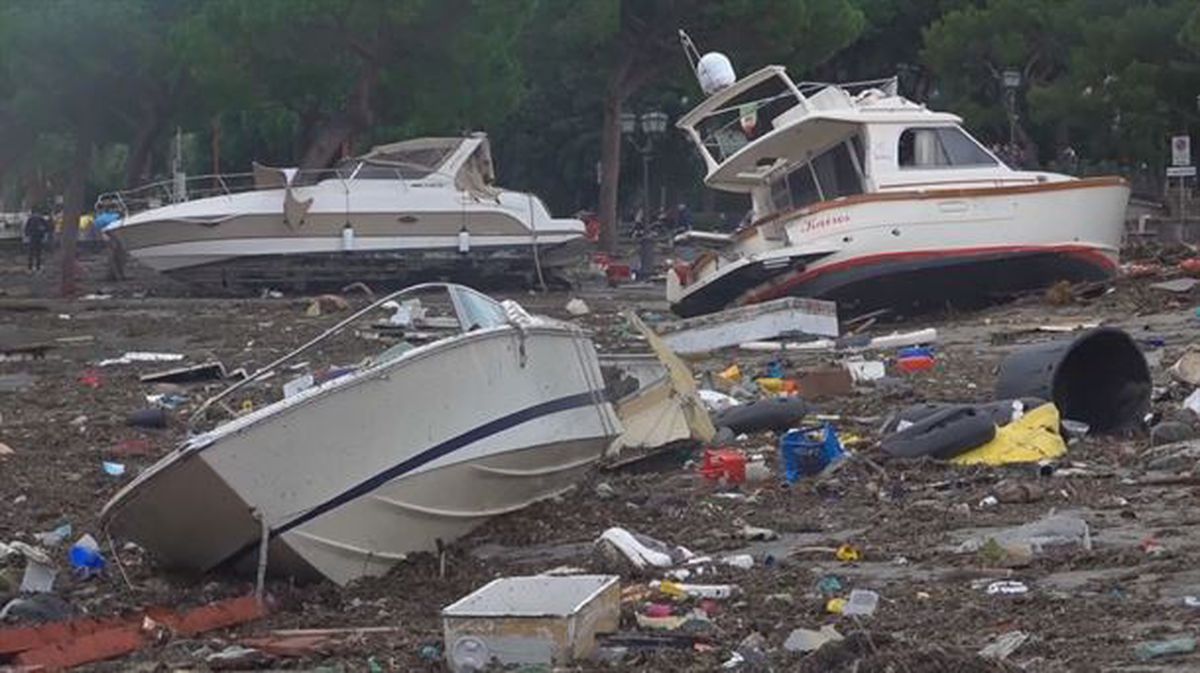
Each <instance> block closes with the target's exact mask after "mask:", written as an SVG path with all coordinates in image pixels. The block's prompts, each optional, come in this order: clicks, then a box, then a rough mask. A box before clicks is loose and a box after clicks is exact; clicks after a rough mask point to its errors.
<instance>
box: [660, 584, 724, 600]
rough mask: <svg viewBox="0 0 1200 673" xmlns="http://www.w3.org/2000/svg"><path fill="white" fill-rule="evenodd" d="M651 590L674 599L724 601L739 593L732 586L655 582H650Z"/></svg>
mask: <svg viewBox="0 0 1200 673" xmlns="http://www.w3.org/2000/svg"><path fill="white" fill-rule="evenodd" d="M650 588H651V589H657V590H658V591H661V592H662V593H664V594H666V595H668V596H671V597H672V598H712V599H724V598H729V597H730V596H732V595H734V594H735V593H737V587H736V586H734V585H732V584H682V583H679V582H670V581H659V580H654V581H651V582H650Z"/></svg>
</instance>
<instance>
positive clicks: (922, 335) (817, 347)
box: [738, 327, 938, 352]
mask: <svg viewBox="0 0 1200 673" xmlns="http://www.w3.org/2000/svg"><path fill="white" fill-rule="evenodd" d="M937 340H938V332H937V330H936V329H934V328H932V327H929V328H926V329H922V330H917V331H915V332H905V333H893V334H888V335H886V336H880V337H875V338H873V339H855V338H851V339H845V340H842V339H838V340H834V339H816V340H814V341H805V342H789V343H778V342H774V341H747V342H744V343H742V344H740V345H739V346H738V348H741V349H742V350H748V351H759V352H777V351H818V352H820V351H845V352H857V351H868V350H885V349H890V348H900V347H902V346H921V345H925V344H931V343H934V342H936V341H937Z"/></svg>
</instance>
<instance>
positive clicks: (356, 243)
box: [97, 133, 586, 288]
mask: <svg viewBox="0 0 1200 673" xmlns="http://www.w3.org/2000/svg"><path fill="white" fill-rule="evenodd" d="M494 179H495V173H494V169H493V165H492V157H491V151H490V148H489V144H488V140H487V137H486V136H485V135H484V134H481V133H478V134H474V135H471V136H468V137H462V138H418V139H414V140H407V141H404V142H398V143H392V144H390V145H381V146H378V147H375V148H373V149H372V150H371V151H370V152H368V153H367V154H365V155H363V156H361V157H357V158H354V159H346V160H344V161H342V162H341V163H340V164H339V165H338V166H336V167H334V168H332V169H328V170H317V171H307V170H298V169H295V168H283V169H278V168H269V167H266V166H261V165H257V164H256V165H255V166H254V172H253V173H246V174H238V175H213V176H198V177H191V178H187V179H182V176H181V179H179V180H176V181H167V182H161V183H155V184H153V185H148V186H146V187H142V188H138V189H136V190H132V191H128V192H114V193H109V194H104V195H102V196H101V197H100V199H99V201H98V203H97V210H117V211H119V212H120V213H121V214H122V215H123V217H122V219H121V220H120V221H119V222H118V223H117V224H115V225H114V226H112V227H111V228H109V229H107V230H106V231H108V232H111V233H112V234H113V235H114V236H115V237H116V238H117V239H118V240H119V241H120V243H121V244H123V246H124V247H125V249H126V250H127V251H128V252H129V253H130V254H131V255H132V256H133V257H134V258H136V259H137V260H138V261H140V262H142V263H144V264H146V265H147V266H149V267H150V268H152V269H154V270H156V271H160V272H163V273H166V274H168V275H170V276H173V277H176V278H178V279H180V280H183V281H185V282H192V283H196V284H199V285H204V286H208V287H215V288H242V287H247V288H253V287H259V286H268V285H270V286H276V287H277V286H279V285H281V284H288V283H290V284H294V285H298V286H304V287H317V286H322V285H340V284H344V283H346V282H350V281H356V280H357V281H367V282H371V281H376V282H380V283H388V284H392V285H394V286H395V285H400V286H403V285H405V284H408V283H413V282H418V281H424V280H446V279H454V280H464V281H471V282H490V281H491V280H492V279H503V278H513V279H522V280H525V281H530V280H533V279H535V278H537V277H538V274H539V273H542V274H543V275H550V276H553V275H554V274H553V271H554V270H555V269H556V268H557V267H560V266H561V265H563V264H567V263H570V262H573V261H575V260H576V259H577V257H578V255H579V253H581V252H582V251H583V250H584V248H585V247H586V245H585V244H586V238H585V228H584V224H583V223H582V222H581V221H579V220H576V219H559V218H554V217H551V216H550V214H549V212H548V211H547V210H546V207H545V205H544V204H543V203H542V202H541V200H540V199H538V198H537V197H536V196H534V195H532V194H527V193H522V192H514V191H509V190H504V189H499V188H497V187H495V186H493V184H492V183H493V181H494ZM539 267H540V268H539Z"/></svg>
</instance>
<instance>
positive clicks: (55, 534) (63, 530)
mask: <svg viewBox="0 0 1200 673" xmlns="http://www.w3.org/2000/svg"><path fill="white" fill-rule="evenodd" d="M70 537H71V524H69V523H64V524H63V525H61V526H59V527H58V528H55V529H54V530H52V531H48V532H45V533H34V534H33V539H35V540H37V542H38V544H40V545H42V546H44V547H57V546H58V545H60V544H62V543H64V542H66V541H67V539H68V538H70Z"/></svg>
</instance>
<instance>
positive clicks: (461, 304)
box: [188, 282, 528, 434]
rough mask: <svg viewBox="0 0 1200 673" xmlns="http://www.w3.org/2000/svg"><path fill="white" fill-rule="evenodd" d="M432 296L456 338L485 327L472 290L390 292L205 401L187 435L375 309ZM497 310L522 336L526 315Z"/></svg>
mask: <svg viewBox="0 0 1200 673" xmlns="http://www.w3.org/2000/svg"><path fill="white" fill-rule="evenodd" d="M431 292H439V293H441V292H444V293H446V296H447V298H448V300H449V302H450V307H451V311H452V312H453V315H454V318H453V320H452V324H453V327H452V328H451V329H452V330H453V331H454V333H455V334H461V333H463V332H466V331H469V330H470V329H474V328H477V327H481V326H485V325H481V324H477V323H475V322H474V320H473V319H472V315H474V316H475V317H478V314H477V313H476V314H472V312H471V306H470V304H469V303H468V302H466V299H467V298H468V297H469V296H471V295H478V296H482V297H485V298H486V295H481V294H480V293H479V292H476V291H475V290H472V289H470V288H467V287H463V286H460V285H456V284H454V283H444V282H429V283H421V284H418V285H411V286H409V287H406V288H404V289H402V290H397V291H395V292H391V293H389V294H387V295H384V296H382V297H379V298H377V299H374V300H373V301H371V303H369V304H368V305H366V306H364V307H363V308H361V309H359V310H357V311H355V312H354V313H352V314H350V315H349V316H347V317H346V318H345V319H343V320H340V321H339V322H338V323H337V324H335V325H333V326H332V327H329V328H328V329H326V330H325V331H323V332H321V333H320V334H318V335H317V336H315V337H313V338H312V339H309V340H308V341H306V342H305V343H304V344H302V345H301V346H299V347H298V348H296V349H295V350H293V351H291V352H289V353H287V354H286V355H283V356H281V357H279V358H277V359H275V360H274V361H272V362H270V363H268V364H267V365H264V366H263V367H261V368H259V369H258V370H257V371H255V372H253V373H251V374H248V375H247V376H245V377H243V378H242V379H241V380H239V381H237V382H236V383H233V384H232V385H230V386H229V387H227V388H225V389H224V390H222V391H220V392H219V393H217V394H216V395H214V396H212V397H209V398H208V399H207V400H205V401H204V402H203V403H202V404H201V405H200V406H199V408H197V409H196V411H195V412H194V413H193V414H192V415H191V417H190V419H189V420H188V432H189V434H196V433H197V429H198V428H199V425H200V423H201V421H202V420H203V419H205V418H206V417H207V416H208V413H209V410H210V409H211V408H212V407H213V406H214V405H217V406H218V407H219V408H220V409H222V410H224V411H225V413H226V414H227V415H228V416H233V417H236V416H237V415H238V413H237V412H236V411H235V410H233V409H232V408H230V407H229V406H228V405H227V404H226V403H225V402H224V400H226V399H227V398H228V397H229V396H230V395H232V394H233V393H234V392H236V391H238V390H241V389H242V388H244V387H246V386H248V385H251V384H254V383H256V382H258V381H263V380H265V379H267V378H270V377H271V376H274V375H275V374H276V373H277V372H278V371H279V370H280V367H282V366H283V365H284V364H286V363H288V362H290V361H292V360H294V359H296V358H297V357H299V356H300V355H302V354H304V353H307V352H309V351H310V350H312V349H313V348H314V347H315V346H317V345H319V344H321V343H324V342H325V341H327V340H329V339H330V338H332V337H334V336H336V335H338V334H340V333H342V332H343V331H345V330H346V328H347V327H349V326H350V325H352V324H353V323H355V322H357V321H359V320H361V319H362V318H363V317H364V316H366V315H368V314H370V313H371V312H373V311H375V310H376V309H379V308H381V307H383V306H384V304H387V303H388V302H395V301H397V300H399V299H402V298H404V297H408V296H412V295H421V294H423V293H431ZM464 295H466V296H464ZM488 300H489V301H492V300H491V299H490V298H488ZM497 306H498V307H500V309H501V310H503V311H504V314H505V315H504V317H503V319H502V320H501V321H500V322H502V323H503V324H508V325H512V326H514V327H516V329H517V332H518V333H519V334H522V335H523V334H524V328H523V326H522V323H523V321H522V318H526V319H527V318H528V314H525V313H524V310H523V309H519V308H518V309H517V310H516V314H514V313H510V312H509V311H508V309H505V308H504V305H503V304H497ZM427 320H430V324H433V323H436V322H437V319H436V318H433V319H427ZM441 327H443V328H445V327H448V326H447V325H441ZM520 350H521V352H522V357H524V337H523V336H522V343H521V346H520Z"/></svg>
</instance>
